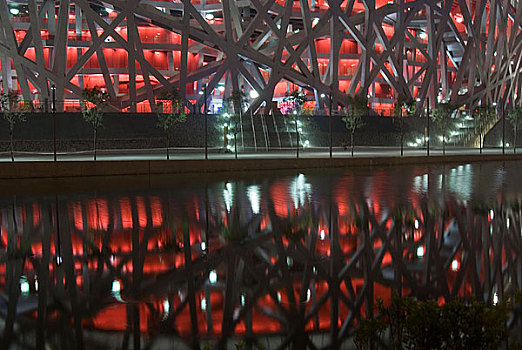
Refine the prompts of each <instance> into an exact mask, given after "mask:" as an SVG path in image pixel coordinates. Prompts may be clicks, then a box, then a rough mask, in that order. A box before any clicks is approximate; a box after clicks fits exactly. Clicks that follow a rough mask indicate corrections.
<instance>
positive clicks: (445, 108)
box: [431, 103, 457, 155]
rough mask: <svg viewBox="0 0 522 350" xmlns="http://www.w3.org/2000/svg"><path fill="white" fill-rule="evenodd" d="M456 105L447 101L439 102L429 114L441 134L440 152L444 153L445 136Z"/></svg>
mask: <svg viewBox="0 0 522 350" xmlns="http://www.w3.org/2000/svg"><path fill="white" fill-rule="evenodd" d="M456 109H457V107H455V106H453V105H451V104H449V103H440V104H439V105H438V106H437V107H436V108H435V109H434V110H433V113H432V114H431V119H432V120H433V122H434V123H435V124H436V125H437V127H438V128H439V130H440V132H441V134H442V154H444V155H445V154H446V138H447V136H448V135H447V134H448V132H449V129H450V127H451V124H452V116H453V113H454V112H455V110H456Z"/></svg>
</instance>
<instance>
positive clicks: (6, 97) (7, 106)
mask: <svg viewBox="0 0 522 350" xmlns="http://www.w3.org/2000/svg"><path fill="white" fill-rule="evenodd" d="M0 108H1V110H2V114H3V116H4V119H5V120H6V121H7V123H8V124H9V131H10V132H11V133H12V132H13V131H14V128H15V125H16V124H19V123H22V122H25V121H26V117H25V114H24V112H23V110H22V109H20V108H19V107H18V94H17V93H16V91H12V90H9V91H8V92H7V93H3V94H1V95H0Z"/></svg>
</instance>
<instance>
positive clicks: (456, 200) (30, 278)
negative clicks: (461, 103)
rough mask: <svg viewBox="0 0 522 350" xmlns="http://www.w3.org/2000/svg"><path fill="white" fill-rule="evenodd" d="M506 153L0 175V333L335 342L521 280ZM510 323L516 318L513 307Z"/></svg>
mask: <svg viewBox="0 0 522 350" xmlns="http://www.w3.org/2000/svg"><path fill="white" fill-rule="evenodd" d="M520 174H522V162H504V163H496V162H485V163H475V164H446V165H437V166H423V165H415V166H400V167H375V168H353V169H335V170H323V171H303V172H301V173H299V172H284V171H281V172H270V173H239V174H233V175H231V174H214V175H190V176H187V175H185V176H154V177H125V178H119V177H113V178H106V179H98V178H89V179H62V180H57V181H55V180H32V181H11V182H5V183H0V189H1V190H2V192H0V193H3V195H1V196H0V230H1V231H0V234H1V235H0V259H1V260H0V293H1V295H0V330H1V331H2V334H3V347H2V348H5V349H8V348H10V347H11V348H13V349H15V348H16V349H33V348H41V349H44V348H51V349H69V348H85V349H90V348H97V349H113V348H122V349H137V348H147V349H163V348H165V349H168V348H176V349H185V348H186V349H191V348H231V349H235V348H236V346H238V344H243V343H242V342H244V344H245V346H247V347H245V348H253V349H261V348H264V349H278V348H281V349H284V348H292V349H301V348H305V347H306V346H309V347H311V348H315V347H317V348H324V347H327V346H329V347H331V348H334V349H336V348H339V349H340V348H352V347H353V343H352V340H351V338H350V337H351V336H352V334H353V329H354V327H355V326H356V325H357V324H358V323H359V320H360V319H361V318H365V317H367V316H368V315H370V314H372V313H373V312H374V309H373V304H374V303H375V300H376V298H381V299H382V300H383V301H384V302H385V303H389V301H390V299H391V297H392V296H393V295H394V294H397V295H401V296H414V297H417V298H420V299H435V300H437V301H438V302H439V303H444V302H445V301H446V300H448V299H449V298H452V297H454V296H459V297H464V298H469V297H471V296H474V297H476V298H477V299H479V300H483V301H485V302H488V303H490V304H491V303H496V302H498V301H499V300H502V299H503V298H504V297H505V296H507V295H510V293H513V292H514V291H515V290H516V289H521V287H522V286H521V283H522V275H521V271H522V262H521V255H522V244H521V234H522V231H521V209H520V208H521V206H520V203H521V199H522V181H520V178H519V176H520ZM519 324H520V323H519Z"/></svg>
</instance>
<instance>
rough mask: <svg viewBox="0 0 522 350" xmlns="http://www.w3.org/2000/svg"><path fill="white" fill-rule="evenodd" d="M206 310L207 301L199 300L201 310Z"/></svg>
mask: <svg viewBox="0 0 522 350" xmlns="http://www.w3.org/2000/svg"><path fill="white" fill-rule="evenodd" d="M206 309H207V299H205V298H203V299H201V310H202V311H205V310H206Z"/></svg>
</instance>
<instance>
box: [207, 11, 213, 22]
mask: <svg viewBox="0 0 522 350" xmlns="http://www.w3.org/2000/svg"><path fill="white" fill-rule="evenodd" d="M205 19H208V20H209V21H212V20H213V19H214V14H213V13H210V12H209V13H207V14H206V15H205Z"/></svg>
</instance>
